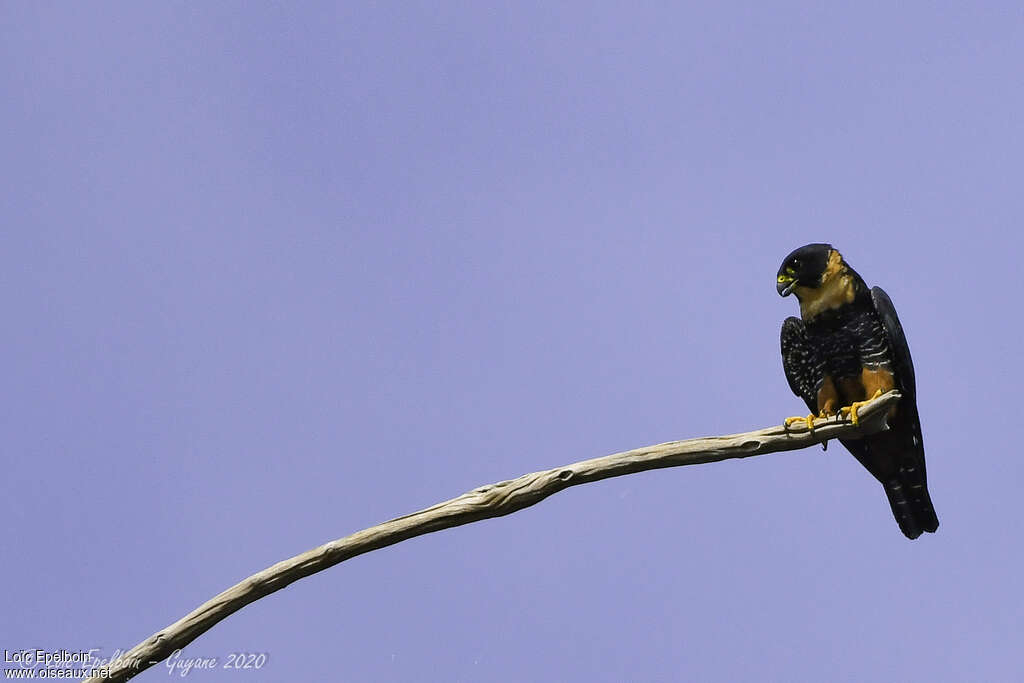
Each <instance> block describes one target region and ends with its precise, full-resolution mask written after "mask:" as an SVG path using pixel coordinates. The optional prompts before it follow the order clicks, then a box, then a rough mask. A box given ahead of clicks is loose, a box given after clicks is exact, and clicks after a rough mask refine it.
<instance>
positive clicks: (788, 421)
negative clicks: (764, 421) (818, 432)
mask: <svg viewBox="0 0 1024 683" xmlns="http://www.w3.org/2000/svg"><path fill="white" fill-rule="evenodd" d="M796 422H804V423H806V424H807V431H809V432H813V431H814V414H811V415H808V416H807V417H801V416H799V415H797V416H796V417H787V418H786V421H785V423H783V424H784V426H785V428H786V429H789V425H791V424H793V423H796Z"/></svg>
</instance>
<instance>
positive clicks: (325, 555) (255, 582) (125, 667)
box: [88, 391, 900, 683]
mask: <svg viewBox="0 0 1024 683" xmlns="http://www.w3.org/2000/svg"><path fill="white" fill-rule="evenodd" d="M899 399H900V394H899V393H898V392H895V391H891V392H889V393H887V394H885V395H883V396H880V397H879V398H877V399H875V400H873V401H871V402H869V403H867V404H865V405H864V406H863V407H862V408H861V409H860V424H859V425H858V426H854V425H852V424H851V423H850V422H848V421H842V420H838V419H837V418H829V419H820V418H819V419H817V420H815V421H814V430H813V431H809V430H808V429H807V426H806V424H805V423H803V422H799V423H797V424H795V425H793V426H791V427H790V428H789V429H786V428H785V427H783V426H781V425H780V426H777V427H769V428H767V429H760V430H757V431H753V432H747V433H745V434H732V435H729V436H715V437H708V438H704V439H689V440H687V441H671V442H669V443H663V444H658V445H656V446H648V447H646V448H637V449H635V450H632V451H625V452H623V453H615V454H613V455H606V456H604V457H601V458H593V459H591V460H583V461H580V462H576V463H572V464H571V465H565V466H563V467H556V468H555V469H551V470H544V471H542V472H532V473H530V474H524V475H523V476H521V477H519V478H517V479H511V480H508V481H501V482H498V483H496V484H488V485H486V486H481V487H479V488H475V489H473V490H472V491H469V492H467V493H464V494H462V495H461V496H459V497H457V498H452V499H451V500H448V501H445V502H443V503H438V504H437V505H434V506H432V507H429V508H427V509H425V510H420V511H419V512H414V513H412V514H410V515H405V516H404V517H398V518H397V519H393V520H391V521H389V522H384V523H383V524H378V525H376V526H373V527H370V528H369V529H364V530H362V531H359V532H356V533H354V534H352V535H351V536H346V537H345V538H340V539H338V540H336V541H331V542H330V543H326V544H324V545H322V546H320V547H319V548H314V549H312V550H309V551H306V552H304V553H302V554H301V555H296V556H295V557H293V558H291V559H288V560H284V561H283V562H278V563H277V564H275V565H273V566H272V567H268V568H267V569H264V570H263V571H261V572H259V573H257V574H253V575H252V576H250V577H249V578H247V579H245V580H243V581H241V582H240V583H238V584H236V585H234V586H232V587H231V588H229V589H227V590H226V591H224V592H223V593H221V594H220V595H218V596H216V597H214V598H213V599H211V600H209V601H207V602H205V603H204V604H202V605H200V606H199V607H198V608H197V609H195V610H193V611H192V612H191V613H189V614H188V615H186V616H185V617H184V618H182V619H180V620H178V621H176V622H175V623H173V624H171V625H170V626H168V627H166V628H164V629H162V630H160V631H158V632H157V633H154V634H153V635H152V636H150V637H149V638H147V639H146V640H145V641H143V642H142V643H139V644H138V645H136V646H135V647H134V648H132V649H131V650H130V651H129V652H127V653H125V654H124V656H123V657H122V658H121V661H119V662H114V663H113V664H112V666H111V667H110V671H109V678H107V679H100V678H90V679H88V681H89V682H91V683H100V681H101V680H107V681H125V680H128V679H129V678H131V677H132V676H135V675H136V674H138V673H139V672H140V671H143V670H144V669H147V668H149V667H150V666H152V665H153V664H156V663H158V662H160V661H162V660H164V659H166V658H167V657H169V656H170V655H171V654H172V653H173V652H174V651H175V650H179V649H181V648H183V647H185V646H186V645H188V644H189V643H191V642H192V641H193V640H195V639H196V638H198V637H199V636H200V635H202V634H203V633H205V632H206V631H207V630H209V629H210V628H212V627H213V626H214V625H215V624H216V623H217V622H219V621H220V620H222V619H224V618H225V617H227V616H228V615H230V614H233V613H234V612H237V611H238V610H240V609H242V608H243V607H245V606H246V605H248V604H249V603H251V602H254V601H255V600H259V599H260V598H262V597H263V596H265V595H269V594H270V593H273V592H274V591H277V590H280V589H282V588H284V587H285V586H287V585H288V584H290V583H292V582H293V581H297V580H299V579H301V578H303V577H306V576H309V575H310V574H315V573H316V572H319V571H323V570H324V569H327V568H328V567H333V566H334V565H336V564H338V563H339V562H344V561H345V560H347V559H349V558H352V557H355V556H357V555H362V554H363V553H368V552H370V551H371V550H377V549H378V548H383V547H386V546H389V545H393V544H395V543H399V542H400V541H404V540H406V539H408V538H413V537H415V536H422V535H423V534H429V533H431V532H433V531H440V530H441V529H449V528H451V527H455V526H460V525H462V524H469V523H470V522H476V521H478V520H481V519H487V518H490V517H500V516H502V515H507V514H510V513H513V512H516V511H518V510H522V509H523V508H526V507H529V506H531V505H534V504H536V503H539V502H540V501H542V500H544V499H545V498H547V497H548V496H550V495H552V494H554V493H558V492H559V491H561V490H563V489H566V488H569V487H570V486H576V485H577V484H585V483H588V482H592V481H599V480H601V479H608V478H609V477H619V476H622V475H624V474H632V473H634V472H644V471H646V470H653V469H659V468H662V467H676V466H679V465H696V464H699V463H706V462H716V461H718V460H727V459H729V458H747V457H750V456H753V455H764V454H766V453H776V452H779V451H792V450H797V449H800V448H806V447H807V446H813V445H814V444H818V443H821V442H823V441H826V440H829V439H837V438H851V439H856V438H860V437H863V436H867V435H869V434H874V433H875V432H878V431H881V430H883V429H885V428H886V426H885V414H886V413H887V412H888V411H889V409H890V408H892V407H893V406H894V405H895V404H896V402H897V401H899Z"/></svg>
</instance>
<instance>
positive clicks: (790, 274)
mask: <svg viewBox="0 0 1024 683" xmlns="http://www.w3.org/2000/svg"><path fill="white" fill-rule="evenodd" d="M831 253H832V245H831V244H806V245H804V246H802V247H800V248H799V249H795V250H794V251H793V252H791V253H790V254H789V256H787V257H786V258H785V260H784V261H783V262H782V265H781V266H779V272H778V273H777V275H776V278H775V282H776V288H777V289H778V291H779V294H781V295H782V296H786V295H787V294H789V293H790V292H792V291H793V289H794V288H795V287H812V288H813V287H817V286H818V285H820V284H821V275H822V273H824V272H825V268H826V267H827V266H828V259H829V254H831Z"/></svg>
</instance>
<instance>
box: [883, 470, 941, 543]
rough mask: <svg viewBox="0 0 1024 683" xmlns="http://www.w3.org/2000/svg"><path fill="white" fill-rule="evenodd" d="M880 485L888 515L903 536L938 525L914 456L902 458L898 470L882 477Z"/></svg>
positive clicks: (923, 474) (934, 528)
mask: <svg viewBox="0 0 1024 683" xmlns="http://www.w3.org/2000/svg"><path fill="white" fill-rule="evenodd" d="M882 487H883V488H884V489H885V495H886V497H887V498H888V499H889V506H890V507H891V508H892V516H893V517H895V518H896V523H897V524H899V525H900V531H902V532H903V535H904V536H906V537H907V538H917V537H918V536H920V535H921V533H922V532H925V531H929V532H931V531H935V530H936V529H938V528H939V518H938V516H937V515H936V514H935V508H934V507H933V506H932V499H931V496H929V495H928V483H927V481H926V480H925V473H924V469H923V468H922V467H920V466H919V465H918V461H917V458H913V457H909V458H904V460H903V462H902V463H900V468H899V472H898V474H897V475H896V476H894V477H892V478H891V479H887V480H886V481H883V482H882Z"/></svg>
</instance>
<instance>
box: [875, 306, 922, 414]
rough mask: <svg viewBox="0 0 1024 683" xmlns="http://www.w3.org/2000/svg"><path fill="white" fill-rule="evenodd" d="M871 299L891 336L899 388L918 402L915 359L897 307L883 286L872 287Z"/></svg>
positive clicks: (913, 401)
mask: <svg viewBox="0 0 1024 683" xmlns="http://www.w3.org/2000/svg"><path fill="white" fill-rule="evenodd" d="M871 300H872V302H874V305H875V312H876V313H878V317H879V318H881V319H882V325H883V326H884V327H885V333H886V335H887V336H888V337H889V348H890V349H892V361H893V373H894V374H895V375H896V380H897V381H898V382H899V385H900V386H899V388H900V390H901V391H902V392H903V395H904V396H906V397H908V398H909V399H910V401H907V402H908V403H916V402H917V381H916V379H915V378H914V361H912V360H911V359H910V347H909V346H907V337H906V335H905V334H903V325H901V324H900V319H899V316H897V315H896V308H895V307H894V306H893V305H892V300H891V299H890V298H889V295H888V294H886V293H885V290H884V289H882V288H881V287H872V288H871Z"/></svg>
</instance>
